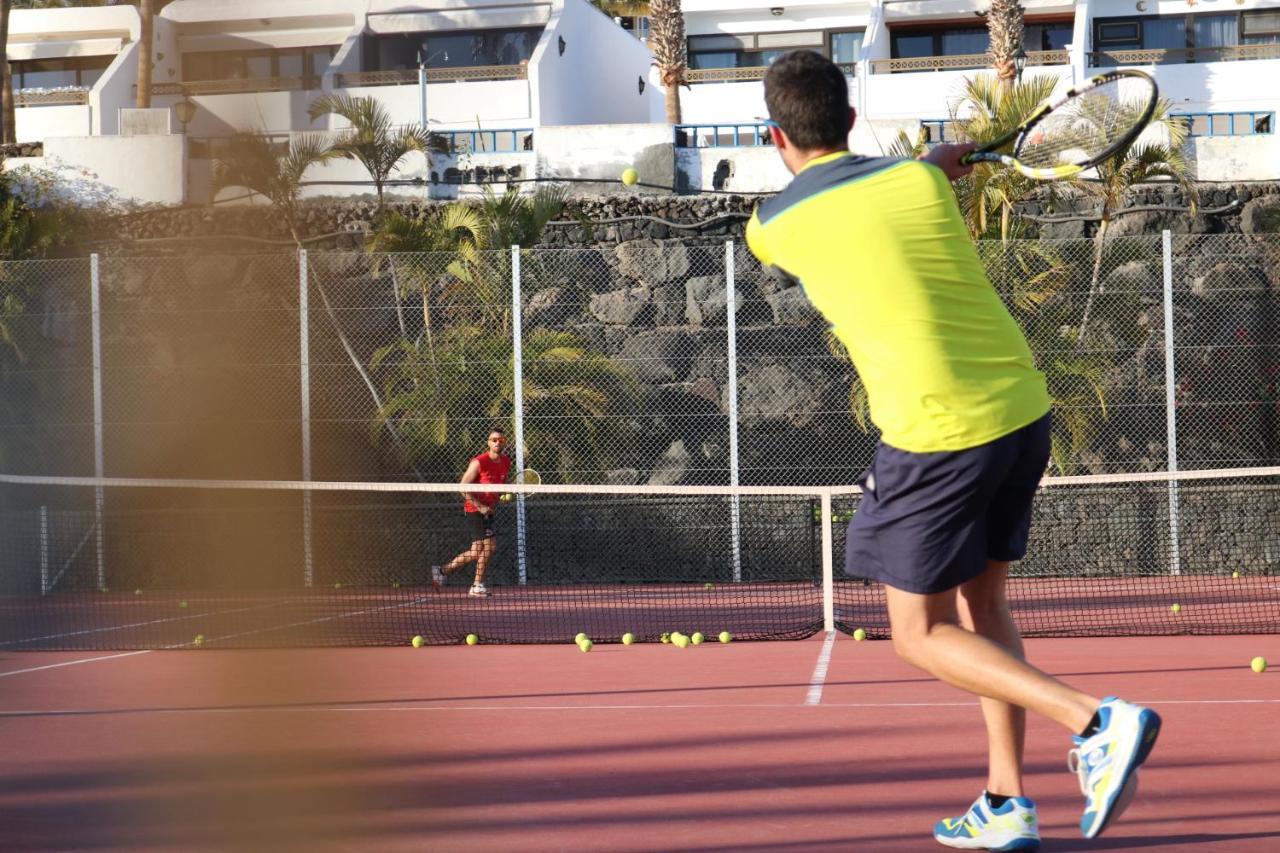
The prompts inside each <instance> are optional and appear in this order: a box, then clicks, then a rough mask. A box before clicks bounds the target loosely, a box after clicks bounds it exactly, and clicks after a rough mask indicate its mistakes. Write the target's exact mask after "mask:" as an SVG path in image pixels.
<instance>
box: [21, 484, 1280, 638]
mask: <svg viewBox="0 0 1280 853" xmlns="http://www.w3.org/2000/svg"><path fill="white" fill-rule="evenodd" d="M468 488H469V489H470V490H472V491H483V490H492V489H493V488H494V487H493V486H475V487H462V486H459V485H457V484H448V483H443V484H441V483H433V484H420V483H319V482H316V483H302V482H278V481H208V480H142V479H137V480H132V479H113V478H45V477H20V476H9V475H3V476H0V649H7V650H21V649H137V648H180V647H187V646H191V645H193V644H197V639H196V638H197V637H199V638H200V639H199V642H198V644H199V645H206V646H211V647H264V646H345V645H397V644H402V643H404V642H406V641H407V640H408V639H409V638H410V637H412V636H414V635H421V636H422V637H423V638H424V639H425V640H426V642H428V643H436V644H441V643H456V642H459V641H461V640H462V638H463V637H465V636H466V635H467V634H470V633H474V634H476V635H477V636H479V637H480V639H481V641H482V642H502V643H536V642H563V641H567V640H570V639H572V638H573V636H574V635H575V634H577V633H578V632H580V631H582V632H586V633H587V634H589V635H590V636H591V637H592V638H593V639H598V640H600V641H604V642H608V641H612V640H617V639H618V638H619V637H620V636H621V635H622V634H623V633H624V632H631V633H634V634H635V635H636V636H637V637H638V638H639V639H641V640H655V639H657V638H658V637H659V636H660V635H661V634H662V633H666V632H672V631H681V632H684V633H692V632H694V631H702V632H703V633H705V634H708V635H709V636H710V635H714V634H718V633H719V632H721V631H729V632H731V633H732V634H733V635H734V636H735V637H736V638H739V639H783V638H802V637H806V636H810V635H812V634H814V633H816V632H818V631H821V630H823V629H824V628H836V629H839V630H844V631H852V630H853V629H855V628H863V629H865V630H866V631H867V632H868V633H869V634H870V635H871V636H873V637H874V636H887V633H888V624H887V619H886V616H885V611H884V594H883V589H882V588H881V587H880V586H879V585H878V584H876V583H872V582H869V581H865V580H862V579H860V578H857V577H850V576H848V575H846V574H845V572H844V532H845V528H846V525H847V522H848V521H849V520H850V519H851V518H852V517H853V515H854V514H855V513H856V512H857V509H858V501H859V495H858V492H857V490H856V489H853V488H839V487H837V488H826V487H813V488H776V487H729V486H723V487H720V486H685V487H681V486H669V487H655V486H574V485H563V486H557V485H546V484H542V485H523V486H510V487H507V488H509V489H510V490H511V492H512V493H514V494H515V499H513V500H512V501H510V502H508V503H504V504H501V505H500V508H499V512H498V517H497V521H496V533H497V541H498V544H497V549H496V553H495V554H494V557H493V560H492V562H491V564H490V565H489V567H488V571H487V574H486V576H485V583H486V585H487V586H488V589H489V591H490V593H491V594H490V595H489V596H488V597H483V598H479V597H473V596H471V595H470V594H469V586H470V582H471V578H472V575H473V570H474V566H473V565H467V566H464V567H462V568H461V569H460V570H458V571H457V572H455V573H453V575H452V576H451V577H449V579H448V581H447V582H446V584H445V585H444V587H443V589H441V590H440V591H438V592H437V591H435V590H434V589H433V587H432V584H431V566H433V565H442V564H446V563H447V562H448V561H449V560H450V558H452V557H453V556H455V555H456V554H458V553H460V552H462V551H464V550H466V548H467V547H468V544H469V541H470V540H471V538H472V537H473V533H472V528H471V527H470V525H469V523H468V520H467V519H466V518H465V517H464V514H463V513H462V510H461V503H462V498H461V495H460V492H461V491H464V490H467V489H468ZM855 571H856V567H855ZM1278 574H1280V468H1259V469H1230V470H1224V471H1198V472H1184V473H1180V474H1137V475H1114V476H1112V475H1107V476H1092V477H1068V478H1050V479H1047V480H1046V481H1045V483H1044V484H1043V486H1042V488H1041V492H1040V495H1039V497H1038V500H1037V503H1036V508H1035V523H1034V527H1033V531H1032V539H1031V550H1030V554H1029V555H1028V558H1027V559H1026V560H1024V561H1022V562H1021V563H1018V564H1017V565H1016V566H1015V567H1014V571H1013V578H1012V580H1011V583H1010V598H1011V600H1012V603H1013V607H1014V611H1015V616H1016V618H1017V620H1018V623H1019V625H1020V626H1021V628H1022V629H1023V631H1024V633H1026V634H1027V635H1029V636H1078V635H1137V634H1172V633H1203V634H1211V633H1260V632H1274V631H1276V630H1280V578H1278V577H1277V575H1278ZM1175 604H1176V605H1178V607H1177V608H1174V607H1173V605H1175Z"/></svg>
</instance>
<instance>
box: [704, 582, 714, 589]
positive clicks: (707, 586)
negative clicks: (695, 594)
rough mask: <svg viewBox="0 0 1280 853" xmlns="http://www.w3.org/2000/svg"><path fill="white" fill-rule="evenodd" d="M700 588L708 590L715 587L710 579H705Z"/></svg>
mask: <svg viewBox="0 0 1280 853" xmlns="http://www.w3.org/2000/svg"><path fill="white" fill-rule="evenodd" d="M702 588H703V589H708V590H710V589H715V588H716V585H715V584H713V583H712V582H711V581H707V582H706V583H704V584H703V585H702Z"/></svg>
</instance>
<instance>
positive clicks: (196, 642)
mask: <svg viewBox="0 0 1280 853" xmlns="http://www.w3.org/2000/svg"><path fill="white" fill-rule="evenodd" d="M191 645H193V646H203V645H204V634H196V638H195V639H194V640H192V641H191Z"/></svg>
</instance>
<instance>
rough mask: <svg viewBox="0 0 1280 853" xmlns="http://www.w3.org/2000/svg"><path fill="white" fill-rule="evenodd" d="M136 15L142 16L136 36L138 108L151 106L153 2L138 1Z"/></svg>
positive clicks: (149, 0)
mask: <svg viewBox="0 0 1280 853" xmlns="http://www.w3.org/2000/svg"><path fill="white" fill-rule="evenodd" d="M138 13H139V14H140V15H142V31H141V32H140V33H139V35H138V94H137V99H136V103H137V106H138V107H139V108H146V107H149V106H151V48H152V41H153V40H154V39H155V35H154V32H155V6H154V3H153V0H138Z"/></svg>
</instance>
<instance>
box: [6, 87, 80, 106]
mask: <svg viewBox="0 0 1280 853" xmlns="http://www.w3.org/2000/svg"><path fill="white" fill-rule="evenodd" d="M87 103H89V90H88V89H78V88H77V89H20V90H18V91H16V92H14V93H13V105H14V106H15V107H53V106H78V105H81V104H87Z"/></svg>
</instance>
